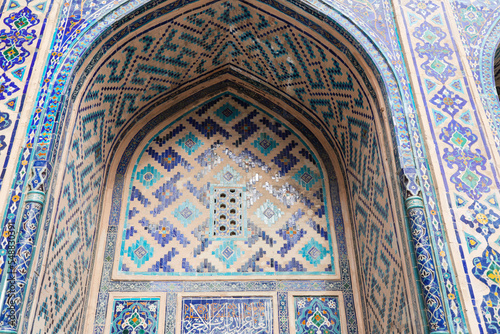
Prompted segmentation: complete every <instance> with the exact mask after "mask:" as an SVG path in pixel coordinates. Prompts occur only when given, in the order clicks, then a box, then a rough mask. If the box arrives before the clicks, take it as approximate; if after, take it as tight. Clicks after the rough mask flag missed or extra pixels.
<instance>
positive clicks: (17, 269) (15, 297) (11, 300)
mask: <svg viewBox="0 0 500 334" xmlns="http://www.w3.org/2000/svg"><path fill="white" fill-rule="evenodd" d="M50 170H51V168H50V166H49V164H48V163H47V162H46V161H35V163H34V165H33V167H32V176H31V179H30V181H29V184H28V193H27V194H26V199H25V203H24V209H23V215H22V217H21V223H20V226H19V237H18V238H17V244H16V245H15V250H14V251H13V252H11V251H10V250H11V249H13V248H14V247H13V245H9V247H8V249H9V256H8V257H9V261H8V265H9V267H8V273H7V275H8V276H7V282H6V284H5V285H4V291H3V292H2V296H3V302H2V309H1V311H0V333H2V334H4V333H17V325H18V321H19V316H20V314H21V309H22V306H23V301H24V293H25V288H26V283H27V281H28V273H29V269H30V265H31V259H32V255H33V252H34V248H35V241H36V236H37V232H38V225H39V222H40V218H41V215H42V211H43V205H44V201H45V193H46V187H47V184H46V183H47V179H48V176H49V174H50ZM10 240H15V236H12V238H10Z"/></svg>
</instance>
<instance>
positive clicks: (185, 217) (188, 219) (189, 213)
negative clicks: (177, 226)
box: [172, 199, 201, 227]
mask: <svg viewBox="0 0 500 334" xmlns="http://www.w3.org/2000/svg"><path fill="white" fill-rule="evenodd" d="M172 214H173V215H174V217H175V218H177V219H179V221H180V222H181V223H182V225H184V227H187V226H188V225H189V224H191V223H192V222H193V220H195V219H196V218H198V217H199V216H200V215H201V211H200V210H198V209H197V208H196V206H195V205H194V204H193V203H191V202H190V201H189V200H188V199H187V200H185V201H184V203H182V204H181V205H179V206H178V207H177V208H176V209H175V210H174V212H172Z"/></svg>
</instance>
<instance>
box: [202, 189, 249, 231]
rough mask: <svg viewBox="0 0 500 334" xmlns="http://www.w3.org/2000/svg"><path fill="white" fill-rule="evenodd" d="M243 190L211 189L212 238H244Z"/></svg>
mask: <svg viewBox="0 0 500 334" xmlns="http://www.w3.org/2000/svg"><path fill="white" fill-rule="evenodd" d="M245 202H246V201H245V188H244V187H239V186H229V187H221V186H214V187H213V188H212V200H211V220H212V225H211V231H210V236H211V237H212V238H216V239H218V238H227V237H229V238H237V237H242V236H244V231H245V226H244V219H245V211H246V210H245Z"/></svg>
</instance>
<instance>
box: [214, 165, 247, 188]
mask: <svg viewBox="0 0 500 334" xmlns="http://www.w3.org/2000/svg"><path fill="white" fill-rule="evenodd" d="M214 177H215V178H216V179H217V180H218V181H219V183H220V184H237V183H238V182H239V181H240V180H241V175H240V173H238V172H237V171H236V170H235V169H234V168H233V167H231V166H229V165H226V166H225V167H224V168H223V169H222V170H221V171H220V172H219V173H217V175H215V176H214Z"/></svg>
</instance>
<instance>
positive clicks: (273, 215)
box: [255, 200, 283, 226]
mask: <svg viewBox="0 0 500 334" xmlns="http://www.w3.org/2000/svg"><path fill="white" fill-rule="evenodd" d="M255 215H256V216H257V217H259V218H260V219H261V220H262V221H263V222H264V223H266V224H267V225H268V226H271V225H274V224H275V223H276V222H277V221H278V220H279V219H280V217H281V216H282V215H283V211H281V210H280V209H279V208H278V207H277V206H276V205H274V204H273V203H272V202H271V201H269V200H266V202H265V203H264V204H262V205H261V206H260V207H259V208H258V209H257V211H255Z"/></svg>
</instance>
